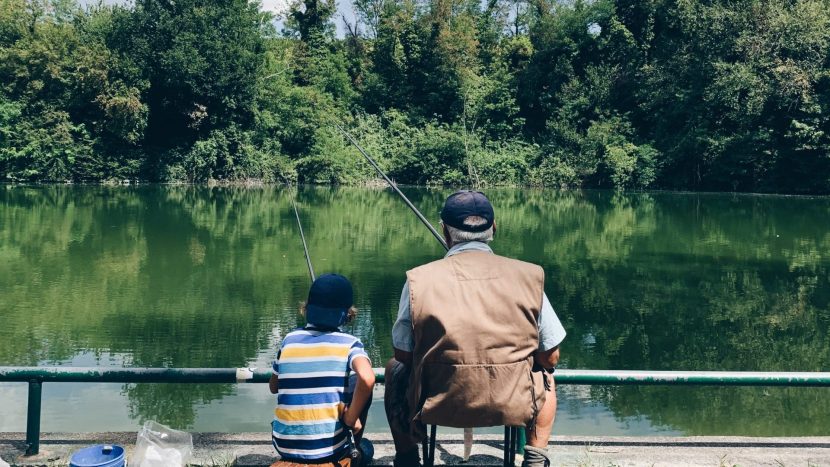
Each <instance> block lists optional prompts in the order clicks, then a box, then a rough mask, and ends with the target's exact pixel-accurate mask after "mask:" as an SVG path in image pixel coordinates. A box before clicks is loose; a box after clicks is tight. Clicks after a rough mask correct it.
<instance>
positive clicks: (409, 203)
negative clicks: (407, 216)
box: [333, 122, 450, 250]
mask: <svg viewBox="0 0 830 467" xmlns="http://www.w3.org/2000/svg"><path fill="white" fill-rule="evenodd" d="M333 123H334V126H336V127H337V129H338V130H340V132H341V133H343V136H345V137H346V139H348V140H349V142H351V143H352V144H353V145H354V147H356V148H357V150H358V151H360V153H361V154H363V157H365V158H366V160H367V161H369V164H371V165H372V167H374V168H375V170H377V172H378V174H380V176H381V177H383V179H384V180H386V183H388V184H389V186H390V187H391V188H392V189H393V190H395V193H397V194H398V195H399V196H400V197H401V199H402V200H403V202H404V203H406V205H407V206H409V209H411V210H412V212H414V213H415V215H416V216H418V219H419V220H420V221H421V222H423V223H424V225H425V226H426V228H428V229H429V231H430V232H431V233H432V236H433V237H435V239H436V240H438V243H440V244H441V246H443V247H444V249H445V250H449V249H450V247H449V246H447V242H446V241H445V240H444V237H443V236H442V235H441V234H440V233H438V231H437V230H435V227H433V226H432V224H431V223H430V222H429V221H428V220H427V218H426V217H424V215H423V214H421V211H419V210H418V208H416V207H415V205H414V204H412V201H409V198H407V197H406V195H405V194H403V192H402V191H401V190H399V189H398V186H397V185H396V184H395V183H394V182H393V181H392V180H391V179H390V178H389V177H388V176H386V174H385V173H384V172H383V170H381V168H380V167H379V166H378V164H377V162H375V160H374V159H372V157H371V156H369V154H367V153H366V151H364V150H363V148H362V147H360V145H359V144H358V143H357V141H355V139H354V138H353V137H352V135H350V134H349V132H347V131H346V130H344V129H343V127H341V126H340V125H339V124H338V123H337V122H333Z"/></svg>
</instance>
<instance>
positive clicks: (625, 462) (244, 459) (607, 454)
mask: <svg viewBox="0 0 830 467" xmlns="http://www.w3.org/2000/svg"><path fill="white" fill-rule="evenodd" d="M135 438H136V434H135V433H81V434H74V433H73V434H69V433H44V434H43V435H42V437H41V455H39V456H36V457H34V458H26V457H22V454H23V452H24V449H25V446H24V442H23V440H24V439H25V435H24V434H23V433H0V458H2V459H3V460H5V461H6V462H8V463H10V464H11V465H12V466H49V467H56V466H62V465H67V464H68V463H69V461H68V459H69V455H70V454H71V453H72V452H73V451H75V450H77V449H80V448H82V447H85V446H88V445H91V444H100V443H110V444H119V445H121V446H124V447H125V448H127V454H128V458H129V454H130V452H131V449H132V447H133V444H134V443H135ZM368 438H369V439H371V440H372V442H373V443H374V445H375V449H376V455H375V461H374V463H375V464H376V465H390V464H391V463H392V455H393V449H392V442H391V440H390V438H389V436H388V435H382V434H370V435H369V436H368ZM438 438H439V443H438V446H437V448H436V463H437V464H459V463H462V459H461V455H462V452H463V445H462V440H461V436H460V435H450V434H447V435H443V436H442V435H441V434H440V433H439V436H438ZM549 452H550V455H551V458H552V459H553V461H554V462H553V465H556V466H602V467H610V466H716V467H721V466H724V467H727V466H728V467H732V466H756V465H758V466H761V465H769V466H803V467H808V466H828V467H830V437H810V438H743V437H710V436H706V437H687V438H670V437H650V438H645V437H607V438H603V437H575V436H556V437H554V438H553V440H552V441H551V444H550V446H549ZM275 459H276V456H275V455H274V452H273V448H272V447H271V443H270V438H269V434H268V433H244V434H226V433H197V434H194V459H193V460H192V462H193V463H194V464H196V465H217V466H229V465H238V466H268V465H269V464H271V462H273V461H274V460H275ZM500 464H501V437H500V436H495V435H476V437H475V445H474V446H473V453H472V457H471V458H470V460H469V461H468V462H467V463H466V465H471V466H474V465H500Z"/></svg>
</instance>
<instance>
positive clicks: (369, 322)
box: [0, 186, 830, 435]
mask: <svg viewBox="0 0 830 467" xmlns="http://www.w3.org/2000/svg"><path fill="white" fill-rule="evenodd" d="M406 191H407V194H408V195H409V196H410V197H411V199H412V200H413V202H414V203H415V204H416V205H417V206H419V207H420V208H421V210H422V211H423V212H424V213H425V214H426V215H427V216H428V217H430V218H431V219H433V220H437V217H438V214H437V213H438V210H439V209H440V206H441V202H442V201H443V199H444V197H445V196H446V195H447V194H448V193H449V192H450V190H445V189H441V190H430V189H414V188H410V189H407V190H406ZM488 195H490V197H491V199H492V201H493V203H494V205H495V206H496V215H497V219H498V226H499V232H498V236H497V241H496V242H495V243H494V248H495V249H496V250H497V251H498V252H500V253H502V254H506V255H508V256H513V257H517V258H521V259H525V260H529V261H534V262H537V263H540V264H542V266H543V267H544V269H545V272H546V274H547V281H546V291H547V293H548V295H549V296H550V297H551V299H552V302H553V304H554V307H555V308H556V309H557V311H558V312H559V313H560V316H561V317H562V319H563V321H564V323H565V325H566V327H567V329H568V331H569V338H568V340H567V341H566V342H565V344H564V346H563V366H566V367H570V368H597V369H602V368H608V369H661V370H667V369H675V370H695V369H707V370H782V371H784V370H789V371H827V370H828V366H830V365H829V363H830V337H828V332H827V330H828V324H830V274H828V266H830V232H828V230H827V229H826V227H825V226H824V222H823V221H821V219H827V218H828V215H830V200H828V199H827V198H793V197H768V196H764V197H758V196H734V195H711V194H670V193H639V194H618V193H612V192H556V191H533V190H506V189H501V190H491V191H489V192H488ZM294 196H296V197H297V200H298V203H299V206H300V210H301V215H302V216H303V222H304V227H305V230H306V233H307V237H308V241H309V248H310V251H311V255H312V259H313V261H314V263H315V269H316V270H317V272H318V273H321V272H325V271H338V272H341V273H343V274H345V275H347V276H348V277H349V278H350V279H352V281H353V282H354V284H355V288H356V293H357V296H356V299H357V305H358V306H359V308H360V309H361V314H360V315H359V317H358V319H357V321H356V323H355V324H354V327H353V330H352V331H353V332H354V333H355V334H356V335H358V336H360V337H361V338H362V339H363V341H364V342H365V343H366V344H367V347H368V349H369V353H370V356H371V358H372V360H373V362H374V363H375V365H376V366H380V365H381V363H382V362H383V361H384V360H385V359H386V358H388V357H389V355H390V354H391V347H390V339H389V335H390V330H391V325H392V322H393V320H394V315H395V312H396V308H397V301H398V298H399V294H400V286H401V285H402V283H403V280H404V271H405V270H406V269H408V268H410V267H413V266H415V265H418V264H421V263H424V262H427V261H430V260H432V259H434V258H436V257H438V256H439V255H440V254H441V253H442V249H441V247H440V246H438V244H437V243H436V242H435V240H434V239H433V238H432V237H431V235H430V234H429V233H428V232H427V231H426V229H424V228H423V226H421V225H420V224H419V222H418V221H417V219H415V217H414V216H412V215H411V213H410V212H409V211H408V210H406V209H405V208H404V207H403V205H402V204H401V203H400V201H399V200H397V199H396V198H395V197H394V196H393V195H392V194H391V193H389V192H388V191H385V190H373V189H347V188H302V189H300V191H299V192H298V193H295V192H294V191H291V190H283V189H280V188H274V187H265V188H253V189H245V188H207V187H183V186H182V187H164V186H142V187H130V188H123V187H119V188H112V187H71V186H45V187H11V186H4V187H0V289H1V290H3V296H2V299H0V317H2V326H0V365H37V364H40V365H52V364H76V365H77V364H78V362H79V361H80V362H83V364H86V365H95V364H100V365H113V366H120V365H127V366H169V367H236V366H247V365H258V366H264V365H265V364H267V362H268V360H269V359H270V358H271V353H272V350H271V349H272V348H273V346H274V344H275V343H276V342H277V341H278V339H279V337H280V336H281V335H282V334H283V333H284V332H285V331H287V330H289V329H291V328H293V327H294V326H296V325H297V324H298V323H299V317H298V316H297V314H296V308H297V304H298V303H299V302H300V301H301V300H302V299H303V298H304V295H305V293H306V291H307V287H308V279H307V272H306V270H305V263H304V259H303V255H302V250H301V245H300V242H299V238H298V236H297V230H296V225H295V221H294V217H293V211H291V204H290V200H291V197H294ZM98 386H106V385H98ZM261 389H262V390H263V391H264V392H267V390H265V389H264V388H261ZM0 390H2V391H8V389H7V386H3V387H2V388H0ZM78 390H80V389H78ZM568 390H571V389H570V388H568ZM12 391H16V389H14V390H12ZM48 391H49V389H48V385H47V393H46V394H47V398H49V397H52V398H53V400H55V401H59V400H61V399H60V398H61V397H68V396H66V395H65V394H64V395H63V396H61V395H60V391H55V392H54V393H52V395H50V393H49V392H48ZM102 391H105V390H104V389H102ZM254 391H255V388H250V387H245V388H240V387H237V386H232V385H141V384H138V385H126V386H124V387H123V388H121V392H122V393H123V396H112V400H113V401H116V400H117V401H120V405H121V406H122V407H125V408H126V412H127V415H114V417H121V418H120V419H122V422H123V419H124V418H126V419H127V421H126V422H123V423H130V424H133V425H137V424H138V423H140V421H142V420H144V419H154V420H158V421H161V422H164V423H168V424H172V425H175V426H179V427H185V428H194V429H207V430H224V429H228V430H231V429H233V430H243V429H246V430H259V429H261V427H264V426H267V421H268V419H269V418H270V415H269V414H270V409H271V407H270V404H271V400H270V397H269V396H267V395H259V394H258V393H255V392H254ZM563 391H564V389H563ZM571 391H576V392H570V393H569V392H567V391H564V392H563V394H562V397H563V401H566V402H564V403H563V404H561V405H562V408H561V409H560V412H561V413H560V416H559V425H558V426H557V432H560V433H562V432H571V433H574V432H575V431H572V430H571V429H569V428H568V427H569V425H568V423H569V422H568V420H571V422H570V423H571V425H570V426H571V427H573V428H574V429H575V430H576V432H579V430H580V429H585V430H588V428H587V427H588V426H591V423H584V420H583V421H581V420H582V419H581V418H580V416H582V415H584V416H585V417H588V418H590V419H591V420H595V421H596V420H600V419H602V420H605V421H604V422H602V423H601V424H599V426H598V427H597V428H596V430H595V432H597V433H603V432H607V431H608V430H611V431H615V430H619V431H623V432H628V433H629V434H639V433H641V432H653V431H663V430H668V431H669V432H671V433H675V432H677V433H688V434H707V433H713V434H714V433H718V434H748V435H751V434H755V435H777V434H781V435H784V434H828V433H827V428H826V424H825V423H824V420H825V419H826V418H827V417H828V416H830V403H828V402H827V400H828V398H827V397H826V390H824V391H822V390H810V389H751V388H747V389H739V388H686V389H677V388H633V387H625V388H615V387H606V388H601V387H595V388H583V389H581V390H577V389H573V390H571ZM254 394H256V395H254ZM575 394H576V395H575ZM822 395H825V397H821V396H822ZM15 397H17V396H15ZM89 397H94V396H89ZM108 397H109V396H108ZM13 399H14V398H7V397H4V398H3V401H6V400H13ZM3 401H0V414H2V415H3V416H2V417H0V419H6V418H7V416H8V417H11V415H10V414H12V411H13V410H14V408H13V407H12V406H13V405H14V403H7V402H3ZM568 401H570V402H568ZM47 402H48V401H47ZM78 403H79V404H81V405H83V403H80V402H78ZM113 403H117V402H113ZM73 405H74V404H73ZM48 406H49V404H48V403H47V404H46V405H45V407H46V408H47V409H48ZM223 406H224V409H223ZM252 407H253V408H252ZM580 407H582V409H580ZM592 407H593V408H594V409H591V408H592ZM63 410H64V411H65V408H64V409H63ZM580 410H582V412H580ZM592 410H593V411H592ZM600 412H601V413H603V414H606V415H603V416H600V415H597V414H598V413H600ZM232 413H245V414H249V415H245V416H239V417H238V419H239V420H238V422H229V421H228V420H229V419H233V417H232V416H231V414H232ZM255 414H257V415H255ZM785 415H786V416H785ZM602 417H606V418H602ZM607 417H611V418H612V419H613V420H614V421H613V423H611V422H609V421H608V420H610V419H608V418H607ZM12 418H14V417H12ZM44 420H45V422H44V423H45V425H48V423H49V420H50V417H49V414H48V413H46V411H45V415H44ZM2 423H4V422H0V429H11V428H10V426H11V425H3V424H2ZM9 423H11V422H9ZM21 423H22V421H21ZM229 423H230V424H229ZM576 427H581V428H576ZM603 427H604V428H603ZM626 427H628V428H626ZM643 427H646V428H643ZM45 428H48V426H45ZM109 428H110V429H115V428H113V427H112V426H111V425H110V426H109ZM626 430H628V431H626Z"/></svg>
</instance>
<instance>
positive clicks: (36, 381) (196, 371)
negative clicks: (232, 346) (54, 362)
mask: <svg viewBox="0 0 830 467" xmlns="http://www.w3.org/2000/svg"><path fill="white" fill-rule="evenodd" d="M375 376H376V379H377V382H379V383H382V382H383V369H382V368H375ZM270 377H271V370H270V369H256V368H99V367H91V368H78V367H0V382H24V383H28V384H29V402H28V409H27V415H26V455H27V456H32V455H36V454H38V453H39V452H40V408H41V393H42V388H43V383H47V382H49V383H52V382H61V383H266V382H268V380H269V379H270ZM556 384H583V385H651V386H654V385H665V386H791V387H797V386H800V387H827V386H830V373H809V372H739V371H619V370H567V369H561V370H557V371H556Z"/></svg>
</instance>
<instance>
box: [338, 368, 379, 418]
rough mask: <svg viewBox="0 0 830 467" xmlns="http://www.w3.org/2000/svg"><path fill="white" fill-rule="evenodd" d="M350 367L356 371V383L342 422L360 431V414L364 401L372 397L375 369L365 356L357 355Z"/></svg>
mask: <svg viewBox="0 0 830 467" xmlns="http://www.w3.org/2000/svg"><path fill="white" fill-rule="evenodd" d="M352 367H353V368H354V371H355V373H357V384H356V387H355V389H354V395H353V396H352V403H351V404H350V405H349V406H348V407H347V408H346V410H345V411H344V412H343V423H345V424H346V426H348V427H351V428H352V429H353V430H354V431H356V432H358V431H360V430H361V429H362V428H363V426H362V425H361V424H360V414H361V413H363V408H364V407H366V402H368V401H369V398H370V397H372V388H374V387H375V371H374V370H372V364H371V363H369V359H368V358H365V357H358V358H355V359H354V361H352Z"/></svg>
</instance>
